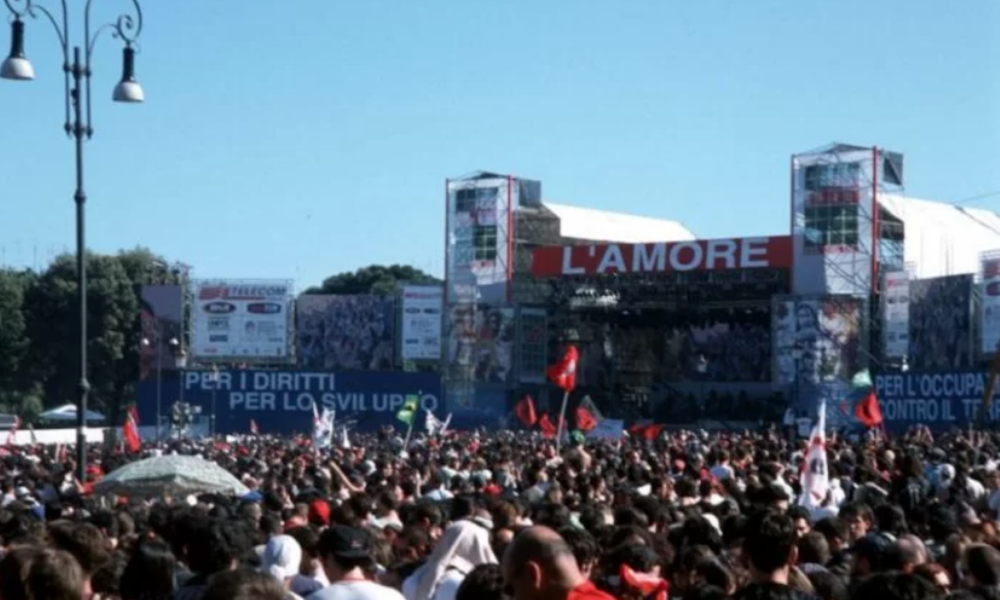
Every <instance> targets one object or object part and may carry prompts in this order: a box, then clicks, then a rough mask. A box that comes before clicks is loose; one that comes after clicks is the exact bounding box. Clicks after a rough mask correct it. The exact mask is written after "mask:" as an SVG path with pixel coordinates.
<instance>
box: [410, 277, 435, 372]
mask: <svg viewBox="0 0 1000 600" xmlns="http://www.w3.org/2000/svg"><path fill="white" fill-rule="evenodd" d="M443 309H444V289H443V288H441V286H436V285H407V286H404V287H403V331H402V336H401V337H402V343H401V347H402V352H401V354H402V355H403V360H440V359H441V328H442V318H441V315H442V310H443Z"/></svg>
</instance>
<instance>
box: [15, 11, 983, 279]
mask: <svg viewBox="0 0 1000 600" xmlns="http://www.w3.org/2000/svg"><path fill="white" fill-rule="evenodd" d="M38 1H39V2H45V1H47V2H49V5H56V4H57V3H56V2H55V1H54V0H38ZM70 4H71V5H73V7H74V8H73V10H74V12H75V15H74V17H75V18H76V23H77V25H78V27H76V28H75V31H79V30H80V29H81V28H82V27H79V25H80V24H81V18H80V14H81V13H82V5H83V4H84V2H83V0H70ZM94 4H95V11H94V12H95V15H98V16H102V17H112V16H114V15H115V14H117V13H116V10H117V9H118V8H120V7H124V6H125V5H126V3H125V2H123V1H122V0H113V1H112V0H99V1H97V2H95V3H94ZM143 7H144V9H145V11H146V23H145V31H144V32H143V37H142V53H141V54H140V55H139V57H138V76H139V79H140V81H141V83H142V84H143V86H144V88H145V90H146V94H147V99H148V101H147V103H146V104H145V105H141V106H122V105H115V104H113V103H112V102H111V101H110V93H111V89H112V87H113V85H114V83H115V82H116V80H117V78H118V77H119V75H120V68H121V67H120V50H119V46H118V45H117V42H116V41H115V40H112V39H110V38H108V39H104V40H102V42H101V43H99V45H98V48H97V52H96V56H95V64H94V66H95V71H96V73H95V79H94V85H93V89H94V93H95V95H96V102H95V104H94V116H95V127H96V135H95V137H94V140H93V141H92V142H91V143H90V144H88V146H87V151H88V158H87V175H88V179H89V181H88V185H87V191H88V193H89V195H90V203H89V205H88V207H89V208H88V209H89V223H88V231H89V240H88V241H89V244H88V245H89V246H90V247H91V248H93V249H95V250H98V251H101V252H112V251H115V250H117V249H120V248H126V247H132V246H135V245H139V244H141V245H145V246H148V247H150V248H152V249H153V250H155V251H157V252H160V253H162V254H164V255H166V256H167V257H169V258H171V259H177V260H184V261H186V262H189V263H191V264H193V265H194V266H195V268H196V275H197V276H202V277H220V276H232V277H289V278H294V279H295V280H296V281H297V283H298V285H299V286H305V285H311V284H315V283H318V282H319V281H320V280H321V279H322V278H324V277H326V276H327V275H329V274H332V273H334V272H337V271H340V270H345V269H354V268H357V267H360V266H364V265H367V264H370V263H385V262H402V263H411V264H414V265H415V266H417V267H421V268H424V269H426V270H430V271H432V272H435V273H437V274H440V272H441V270H442V264H443V256H442V254H443V227H444V225H443V224H444V221H443V208H444V207H443V185H444V179H445V178H446V177H449V176H458V175H462V174H465V173H468V172H470V171H473V170H476V169H488V170H493V171H500V172H509V173H513V174H515V175H521V176H525V177H531V178H537V179H541V180H542V181H543V185H544V188H543V189H544V195H545V197H546V198H547V199H550V200H555V201H559V202H563V203H572V204H579V205H582V206H589V207H595V208H603V209H610V210H619V211H627V212H633V213H636V214H642V215H649V216H655V217H662V218H669V219H676V220H679V221H682V222H683V223H685V224H686V225H687V226H688V227H690V228H691V229H692V230H694V231H695V233H697V234H698V235H700V236H705V237H718V236H737V235H749V234H781V233H786V232H787V229H788V196H789V190H788V185H789V174H788V162H789V155H790V154H792V153H793V152H797V151H804V150H809V149H812V148H815V147H817V146H821V145H823V144H825V143H827V142H830V141H843V142H848V143H855V144H862V145H871V144H877V145H880V146H883V147H886V148H888V149H891V150H899V151H902V152H905V153H906V178H907V193H908V194H910V195H913V196H916V197H922V198H930V199H942V200H959V199H964V198H968V197H971V196H978V195H980V194H984V193H990V192H997V191H1000V168H998V167H997V165H998V159H1000V41H998V39H1000V36H998V32H1000V2H997V1H996V0H963V1H961V2H958V1H955V2H940V1H936V0H878V1H871V0H838V1H837V2H827V1H820V0H802V1H799V2H792V1H790V0H730V1H722V0H687V1H684V2H681V1H674V0H603V1H599V0H351V1H345V0H336V1H335V0H294V1H287V2H277V1H270V2H265V1H263V0H227V1H224V0H213V1H196V0H169V1H167V0H145V2H144V4H143ZM0 8H3V7H2V4H0ZM49 29H50V26H49V25H48V24H47V23H45V22H31V23H29V30H28V53H29V58H30V59H31V60H32V61H33V63H34V65H35V69H36V71H37V73H38V79H37V80H36V81H35V82H33V83H31V84H20V83H12V82H6V81H3V82H0V260H2V261H4V262H6V263H7V264H13V265H16V266H32V265H44V263H45V262H46V261H47V259H49V258H50V257H51V256H52V254H53V253H56V252H59V251H62V250H64V249H71V248H72V247H73V204H72V192H73V162H72V161H73V152H72V151H73V148H72V144H71V143H70V142H69V141H67V140H66V139H65V137H64V136H63V134H62V129H61V127H62V111H63V105H62V96H61V93H62V87H61V77H60V75H61V73H60V62H59V57H58V54H57V51H56V48H57V44H56V42H55V38H54V36H53V34H52V32H51V31H50V30H49ZM8 36H9V32H8V31H7V30H6V28H5V29H3V30H0V48H2V49H3V50H4V51H5V50H6V48H7V47H8V46H7V44H8V43H9V41H8V40H9V37H8ZM975 205H976V206H980V207H985V208H994V209H997V208H1000V195H996V196H993V197H991V198H988V199H984V200H979V201H977V202H976V203H975Z"/></svg>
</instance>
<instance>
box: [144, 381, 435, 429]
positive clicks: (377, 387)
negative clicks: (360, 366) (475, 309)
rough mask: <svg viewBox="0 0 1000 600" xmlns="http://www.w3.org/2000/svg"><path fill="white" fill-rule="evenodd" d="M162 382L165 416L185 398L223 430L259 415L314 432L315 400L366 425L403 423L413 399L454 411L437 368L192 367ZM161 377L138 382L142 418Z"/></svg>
mask: <svg viewBox="0 0 1000 600" xmlns="http://www.w3.org/2000/svg"><path fill="white" fill-rule="evenodd" d="M182 378H183V385H184V389H183V392H182V391H181V389H180V385H179V384H180V381H179V379H178V378H171V379H168V380H164V381H163V382H162V385H163V390H162V399H163V408H162V409H161V410H162V411H163V413H164V414H169V410H170V406H172V405H173V403H174V402H176V401H177V400H179V399H180V398H183V399H184V401H185V402H189V403H191V405H192V406H195V407H200V409H201V414H202V416H203V417H206V418H211V416H212V415H215V420H216V428H217V431H218V432H219V433H224V434H228V433H247V432H248V431H250V421H251V419H252V420H254V421H255V422H256V423H257V425H258V427H259V428H260V432H261V433H262V434H288V433H293V432H300V433H301V432H308V431H311V430H312V423H313V408H312V407H313V403H314V402H315V403H316V405H317V406H318V407H319V408H320V409H321V410H322V409H323V408H329V409H330V410H335V411H337V419H338V420H340V419H345V420H351V421H353V422H355V423H357V427H358V428H359V429H362V430H366V431H372V430H375V429H377V428H378V427H380V426H382V425H397V426H398V423H396V412H397V411H398V410H399V408H400V407H401V406H402V405H403V403H404V402H405V401H406V399H407V398H409V397H415V398H417V399H418V400H419V401H420V407H421V408H422V409H424V410H429V411H432V412H434V414H436V415H438V416H441V415H446V414H448V407H447V406H446V405H445V402H444V396H443V394H442V390H441V378H440V376H438V375H436V374H433V373H403V372H388V373H385V372H383V373H372V372H352V371H345V372H338V373H322V372H308V371H250V370H234V371H220V372H219V374H218V378H217V379H216V378H214V377H213V373H212V372H211V371H187V372H184V373H183V374H182ZM156 391H157V390H156V382H155V381H149V380H147V381H143V382H140V383H139V384H138V386H137V395H138V404H139V421H140V422H142V423H155V422H156Z"/></svg>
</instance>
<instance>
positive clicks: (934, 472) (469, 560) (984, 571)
mask: <svg viewBox="0 0 1000 600" xmlns="http://www.w3.org/2000/svg"><path fill="white" fill-rule="evenodd" d="M647 438H648V436H641V435H640V436H636V437H635V438H630V437H628V436H627V435H626V436H623V438H622V439H620V440H614V441H612V440H601V441H587V442H584V441H581V440H579V439H574V440H572V441H570V442H567V443H566V444H565V445H563V446H561V447H557V445H556V444H555V442H554V441H552V440H547V439H544V438H542V437H538V436H536V435H534V434H528V433H523V432H521V433H513V432H491V433H487V432H479V433H455V434H451V435H448V436H447V437H443V438H442V437H434V438H424V439H418V440H413V442H412V444H411V445H410V447H408V448H406V449H404V448H403V447H402V444H403V441H402V440H401V439H400V438H399V437H398V436H396V435H394V433H393V432H391V431H388V430H384V431H381V432H379V433H378V434H377V435H369V436H363V435H354V436H352V438H351V439H350V440H349V441H350V444H345V445H344V446H342V447H337V448H331V449H326V450H323V451H319V452H317V451H316V450H315V449H314V448H312V447H311V446H310V445H309V443H308V442H307V441H306V440H300V439H279V438H268V437H263V438H262V437H250V438H243V439H238V440H230V441H229V442H228V443H224V442H221V441H200V442H195V441H173V442H170V443H169V445H166V446H164V447H161V448H157V449H155V450H154V449H153V448H150V447H146V448H144V449H143V451H142V452H141V453H139V454H137V455H128V456H126V455H123V454H121V453H117V452H110V451H101V450H99V449H97V448H94V449H92V451H91V455H90V460H91V462H90V465H91V466H90V467H89V468H88V469H87V473H88V478H87V481H78V480H76V479H75V478H74V476H73V473H74V471H75V465H74V464H73V462H72V459H65V458H64V457H61V456H56V454H55V453H54V452H52V450H51V449H50V448H48V449H47V448H44V447H41V446H38V447H27V448H20V449H12V450H11V451H9V452H8V453H7V455H6V456H4V457H3V458H2V459H0V461H2V462H0V465H2V480H0V481H2V483H0V486H2V489H0V493H2V496H0V552H2V558H0V600H15V599H17V600H20V599H38V600H42V599H46V600H79V599H81V598H86V599H94V600H97V599H121V600H167V599H177V600H199V599H200V600H223V599H226V600H230V599H239V600H257V599H260V600H265V599H267V600H270V599H273V600H286V599H290V598H313V599H315V600H367V599H371V600H547V599H570V600H590V599H594V600H606V599H608V598H618V599H621V600H640V599H648V600H668V599H680V600H716V599H720V600H721V599H724V598H736V599H746V600H749V599H753V600H771V599H782V600H784V599H789V600H790V599H798V600H806V599H819V600H854V599H859V600H867V599H871V598H878V599H879V600H894V599H906V600H938V599H944V598H949V599H955V600H959V599H962V600H978V599H991V598H1000V550H998V548H1000V537H998V530H997V519H998V511H1000V468H998V467H1000V462H998V448H1000V436H997V435H996V434H993V433H985V432H974V433H970V432H963V433H955V434H951V435H946V436H942V437H938V438H935V437H934V436H932V435H931V434H930V432H929V431H927V430H926V429H923V428H918V429H915V430H913V431H911V432H909V433H907V434H906V435H897V436H892V437H889V436H884V435H873V436H861V437H860V438H858V439H846V438H840V437H837V436H836V435H834V436H833V437H832V438H831V439H829V440H827V446H826V453H827V454H826V455H827V459H828V461H827V462H828V476H829V480H830V488H829V492H828V493H827V494H826V495H825V496H824V497H823V498H815V499H813V500H814V501H813V502H812V503H811V504H810V508H808V509H807V508H806V507H805V506H803V505H801V504H800V503H799V502H798V499H799V498H801V496H802V493H803V490H802V489H801V486H800V484H799V479H800V468H801V467H802V464H803V461H804V458H803V457H804V456H805V455H806V453H807V451H808V447H807V444H808V442H807V441H806V440H802V439H796V438H794V437H791V435H789V434H787V433H785V432H781V431H778V430H775V429H767V430H762V431H759V432H738V433H737V432H721V433H715V434H708V433H706V432H700V431H699V432H695V431H687V432H680V431H675V432H660V433H659V434H657V435H656V436H655V437H653V438H652V439H647ZM151 452H177V453H182V454H184V453H186V454H200V455H201V456H203V457H204V458H206V459H209V460H213V461H216V462H217V463H218V464H219V465H221V466H222V467H224V468H225V469H227V470H229V471H230V472H231V473H233V474H234V475H235V476H236V477H238V478H239V479H240V480H241V481H242V482H243V483H244V484H245V486H246V487H247V488H248V489H249V490H250V492H249V493H248V494H245V495H241V496H233V495H226V494H191V495H186V494H183V493H176V494H174V495H172V496H160V497H153V498H149V497H139V496H136V497H127V496H119V497H113V498H107V497H98V496H95V495H94V494H93V484H94V483H95V482H96V481H97V480H99V479H100V478H101V477H103V476H104V474H105V473H107V472H109V471H111V470H114V469H115V468H117V467H118V466H120V465H122V464H124V463H125V462H126V461H130V460H135V459H137V458H140V457H142V456H144V455H148V454H150V453H151ZM60 459H61V460H60Z"/></svg>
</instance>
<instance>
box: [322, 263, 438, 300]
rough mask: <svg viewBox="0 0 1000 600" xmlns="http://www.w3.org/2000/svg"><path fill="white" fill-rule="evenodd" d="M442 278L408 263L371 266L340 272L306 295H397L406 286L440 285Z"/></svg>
mask: <svg viewBox="0 0 1000 600" xmlns="http://www.w3.org/2000/svg"><path fill="white" fill-rule="evenodd" d="M440 283H441V280H440V279H438V278H436V277H434V276H432V275H428V274H427V273H424V272H423V271H421V270H420V269H415V268H413V267H411V266H408V265H389V266H387V267H386V266H381V265H371V266H369V267H364V268H363V269H358V270H357V271H354V272H344V273H338V274H336V275H331V276H330V277H327V278H326V279H324V280H323V285H321V286H320V287H312V288H309V289H307V290H306V291H305V292H304V293H305V294H333V295H339V296H347V295H353V294H387V295H391V294H395V293H396V292H398V291H399V289H400V288H401V287H402V286H403V285H409V284H413V285H424V284H440Z"/></svg>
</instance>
